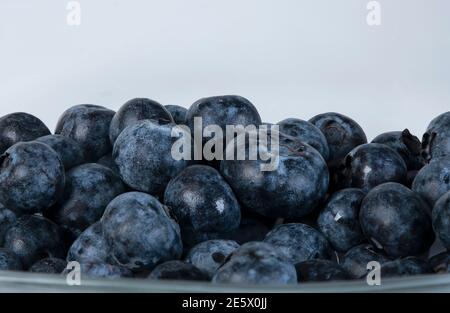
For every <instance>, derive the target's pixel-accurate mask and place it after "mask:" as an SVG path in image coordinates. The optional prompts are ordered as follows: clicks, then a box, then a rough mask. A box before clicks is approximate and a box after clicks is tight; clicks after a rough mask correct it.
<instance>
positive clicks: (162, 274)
mask: <svg viewBox="0 0 450 313" xmlns="http://www.w3.org/2000/svg"><path fill="white" fill-rule="evenodd" d="M148 278H150V279H167V280H196V281H208V280H209V277H208V274H206V273H204V272H203V271H201V270H200V269H198V268H197V267H195V266H194V265H193V264H191V263H188V262H184V261H178V260H173V261H167V262H164V263H162V264H159V265H158V266H156V267H155V268H154V269H153V271H152V272H151V273H150V275H149V276H148Z"/></svg>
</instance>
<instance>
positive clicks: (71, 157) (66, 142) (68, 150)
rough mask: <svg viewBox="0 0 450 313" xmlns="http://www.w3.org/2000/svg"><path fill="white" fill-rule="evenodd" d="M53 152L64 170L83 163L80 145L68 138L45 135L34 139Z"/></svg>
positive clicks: (83, 158)
mask: <svg viewBox="0 0 450 313" xmlns="http://www.w3.org/2000/svg"><path fill="white" fill-rule="evenodd" d="M36 141H38V142H42V143H45V144H46V145H47V146H49V147H50V148H52V149H53V150H55V152H56V153H57V154H58V156H59V158H60V160H61V161H62V163H63V165H64V168H65V169H66V170H69V169H71V168H72V167H75V166H77V165H80V164H82V163H84V162H85V157H84V151H83V148H82V147H81V145H80V144H79V143H78V142H76V141H75V140H73V139H70V138H69V137H64V136H62V135H47V136H44V137H39V138H38V139H36Z"/></svg>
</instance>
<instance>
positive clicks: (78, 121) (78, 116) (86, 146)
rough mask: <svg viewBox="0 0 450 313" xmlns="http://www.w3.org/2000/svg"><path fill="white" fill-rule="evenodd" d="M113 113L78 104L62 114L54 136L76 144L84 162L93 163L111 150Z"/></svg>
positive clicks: (90, 105)
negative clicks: (110, 130)
mask: <svg viewBox="0 0 450 313" xmlns="http://www.w3.org/2000/svg"><path fill="white" fill-rule="evenodd" d="M113 116H114V111H111V110H109V109H106V108H104V107H102V106H98V105H93V104H80V105H76V106H73V107H71V108H70V109H68V110H67V111H65V112H64V113H63V115H62V116H61V117H60V118H59V121H58V124H57V125H56V130H55V133H56V134H60V135H63V136H65V137H69V138H71V139H73V140H75V141H76V142H78V143H79V144H80V145H81V147H82V148H83V150H84V154H85V157H86V161H88V162H94V161H95V160H98V159H99V158H100V157H101V156H103V155H105V154H107V153H108V152H110V150H111V143H110V141H109V126H110V124H111V120H112V118H113Z"/></svg>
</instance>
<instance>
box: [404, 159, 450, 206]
mask: <svg viewBox="0 0 450 313" xmlns="http://www.w3.org/2000/svg"><path fill="white" fill-rule="evenodd" d="M412 190H414V191H415V192H417V193H418V194H420V196H422V198H423V199H425V200H426V201H427V202H428V204H429V205H430V206H431V207H433V206H434V204H435V203H436V201H438V200H439V198H440V197H442V196H443V195H444V194H445V193H446V192H447V191H449V190H450V157H447V158H440V159H435V160H432V161H431V162H430V163H429V164H428V165H425V166H424V167H423V168H422V169H421V170H420V171H419V173H417V175H416V178H414V181H413V184H412Z"/></svg>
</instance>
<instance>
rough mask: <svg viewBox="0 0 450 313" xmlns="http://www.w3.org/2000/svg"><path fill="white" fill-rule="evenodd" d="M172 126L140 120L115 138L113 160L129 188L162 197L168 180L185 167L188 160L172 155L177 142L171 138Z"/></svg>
mask: <svg viewBox="0 0 450 313" xmlns="http://www.w3.org/2000/svg"><path fill="white" fill-rule="evenodd" d="M173 127H175V126H174V124H166V125H158V124H156V123H153V122H151V121H148V120H147V121H141V122H139V123H137V124H135V125H133V126H129V127H127V128H126V129H125V130H124V131H123V132H122V133H121V134H120V136H119V137H118V138H117V140H116V143H115V144H114V150H113V158H114V161H115V163H116V164H117V166H118V168H119V171H120V175H121V177H122V179H123V181H124V182H125V183H126V184H127V185H128V186H129V187H131V188H132V189H134V190H137V191H142V192H147V193H150V194H152V195H156V196H158V195H162V194H163V193H164V189H165V188H166V186H167V184H168V183H169V181H170V179H172V178H173V177H175V176H176V175H178V174H179V173H180V172H181V171H182V170H183V169H184V168H185V167H186V166H187V165H188V161H186V160H176V159H175V158H174V157H173V156H172V153H171V150H172V146H173V144H174V142H175V141H177V140H178V139H179V138H178V137H172V136H171V133H172V129H173ZM180 131H182V130H180ZM180 136H182V135H180Z"/></svg>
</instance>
